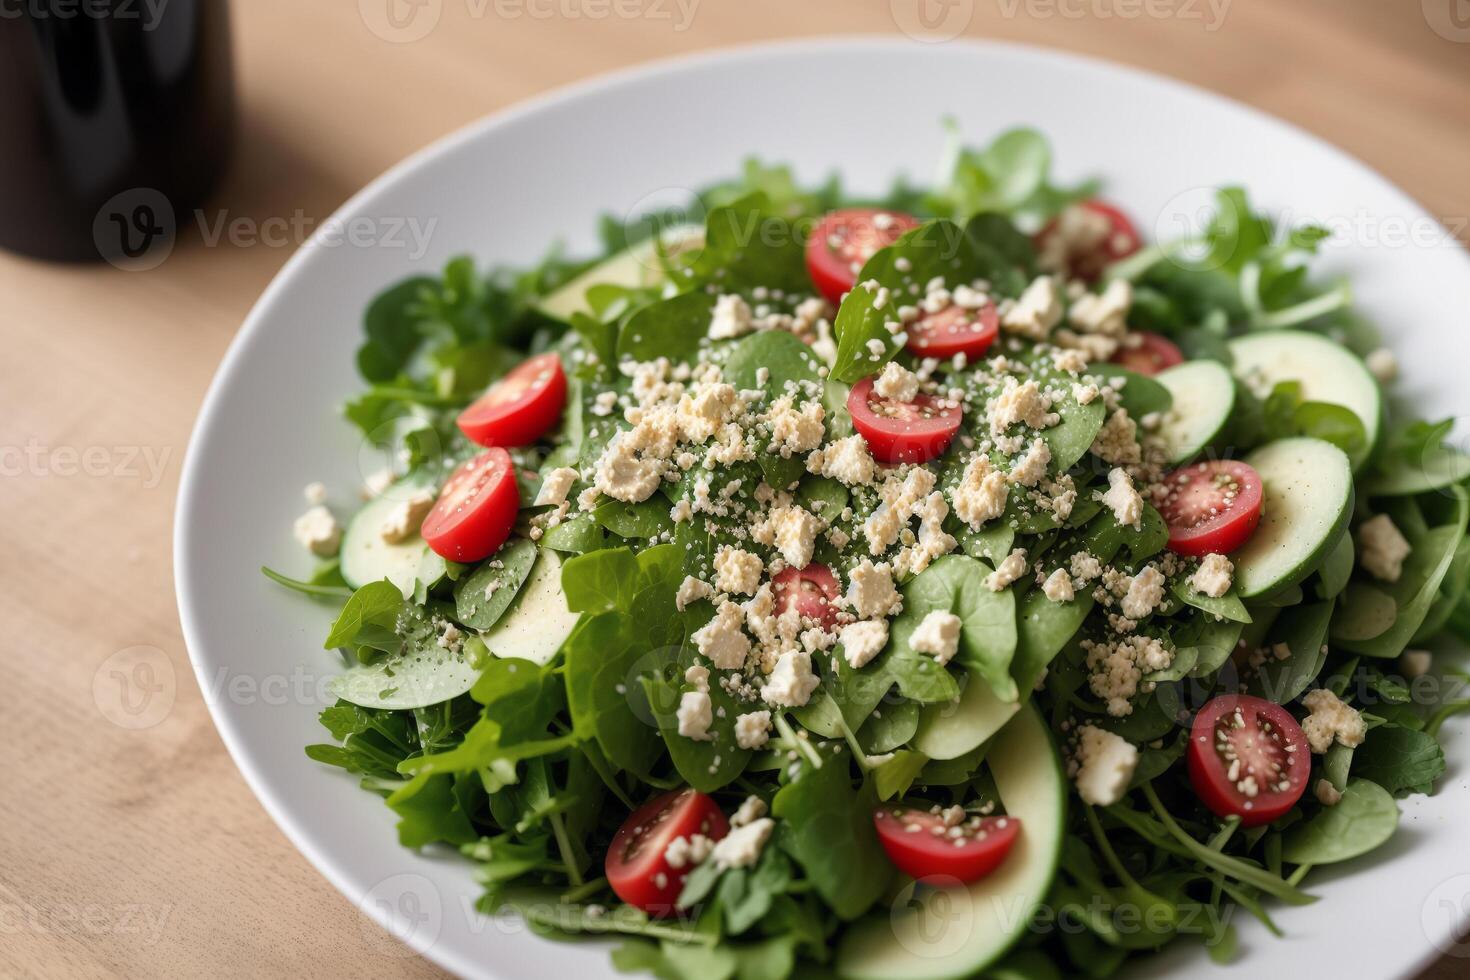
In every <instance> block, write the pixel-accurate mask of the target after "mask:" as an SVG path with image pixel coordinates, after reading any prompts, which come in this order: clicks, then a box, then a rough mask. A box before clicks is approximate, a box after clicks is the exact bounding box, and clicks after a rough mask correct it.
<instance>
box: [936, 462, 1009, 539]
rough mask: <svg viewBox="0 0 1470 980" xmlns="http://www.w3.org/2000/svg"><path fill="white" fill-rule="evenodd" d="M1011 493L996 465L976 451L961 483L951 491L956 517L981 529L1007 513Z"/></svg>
mask: <svg viewBox="0 0 1470 980" xmlns="http://www.w3.org/2000/svg"><path fill="white" fill-rule="evenodd" d="M1009 492H1010V488H1009V487H1008V486H1007V484H1006V475H1005V474H1004V473H1002V472H1001V471H999V470H997V469H995V468H993V467H992V466H991V465H990V459H989V457H987V456H986V455H985V454H983V453H976V454H975V456H974V457H972V458H971V459H970V462H969V463H968V464H966V465H965V471H964V474H963V475H962V476H961V477H960V482H959V485H958V486H956V487H955V488H954V490H953V492H952V493H951V494H950V502H951V503H952V504H953V506H954V512H955V516H956V517H958V518H959V519H960V520H962V521H964V522H965V523H966V524H968V525H970V529H971V530H974V531H978V530H980V525H982V524H984V523H985V522H986V521H992V520H994V519H995V518H997V517H999V516H1000V515H1001V514H1003V513H1005V509H1006V497H1007V495H1008V494H1009Z"/></svg>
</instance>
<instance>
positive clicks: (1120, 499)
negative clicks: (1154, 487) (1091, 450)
mask: <svg viewBox="0 0 1470 980" xmlns="http://www.w3.org/2000/svg"><path fill="white" fill-rule="evenodd" d="M1100 499H1101V500H1102V502H1103V506H1105V507H1107V508H1108V509H1109V510H1111V511H1112V512H1113V519H1114V520H1116V521H1117V522H1118V523H1119V524H1122V525H1125V526H1127V527H1138V526H1139V523H1140V522H1141V521H1142V520H1143V498H1142V497H1140V496H1139V495H1138V491H1137V490H1135V489H1133V478H1132V477H1131V476H1129V475H1128V471H1127V470H1125V469H1123V468H1122V467H1114V468H1113V469H1112V470H1111V471H1110V472H1109V473H1108V489H1107V492H1106V493H1104V494H1103V495H1102V497H1101V498H1100Z"/></svg>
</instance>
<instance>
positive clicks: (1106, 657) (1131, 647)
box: [1082, 635, 1174, 718]
mask: <svg viewBox="0 0 1470 980" xmlns="http://www.w3.org/2000/svg"><path fill="white" fill-rule="evenodd" d="M1082 649H1083V651H1084V652H1085V653H1086V654H1087V669H1088V672H1089V673H1088V678H1087V684H1088V687H1089V688H1090V689H1091V691H1092V693H1093V694H1094V695H1096V696H1097V697H1099V698H1101V699H1102V700H1103V701H1104V702H1106V704H1107V710H1108V714H1110V715H1112V716H1113V717H1115V718H1120V717H1122V716H1124V715H1127V714H1131V713H1132V712H1133V705H1132V704H1130V703H1129V702H1130V700H1131V699H1132V698H1133V696H1134V695H1135V694H1137V693H1138V685H1139V682H1140V681H1141V680H1142V679H1143V675H1144V674H1145V673H1152V672H1154V671H1159V670H1165V669H1167V668H1168V666H1169V665H1170V664H1172V663H1173V662H1174V651H1172V650H1170V649H1169V648H1168V647H1165V646H1164V645H1163V643H1161V642H1160V641H1159V640H1157V639H1156V638H1154V637H1151V636H1138V635H1134V636H1124V637H1119V638H1117V639H1115V640H1110V641H1107V642H1097V641H1094V640H1083V641H1082Z"/></svg>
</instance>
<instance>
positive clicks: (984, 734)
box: [913, 675, 1021, 759]
mask: <svg viewBox="0 0 1470 980" xmlns="http://www.w3.org/2000/svg"><path fill="white" fill-rule="evenodd" d="M966 680H967V683H966V684H965V689H964V691H962V692H961V693H960V699H959V701H957V702H956V701H940V702H938V703H937V704H931V705H928V706H926V707H925V708H924V713H923V714H922V715H921V716H920V717H919V730H918V731H917V732H916V733H914V739H913V746H914V748H916V749H918V750H919V751H920V752H922V753H924V754H925V755H927V756H928V757H929V758H931V759H958V758H959V757H960V756H962V755H964V754H965V753H966V752H971V751H973V750H975V749H977V748H979V747H980V746H981V745H982V744H984V743H985V742H986V741H987V740H988V739H989V738H990V737H991V736H992V735H994V734H995V733H996V732H998V731H1000V730H1001V729H1002V728H1004V727H1005V724H1006V722H1008V721H1010V720H1011V718H1012V717H1013V716H1014V715H1015V714H1016V712H1018V711H1020V710H1021V705H1020V702H1018V701H1012V702H1006V701H1002V700H1001V699H1000V698H998V697H996V696H995V692H993V691H992V690H991V689H990V685H989V684H987V683H985V682H984V681H983V680H981V679H980V678H979V677H976V676H974V675H971V676H969V677H968V678H967V679H966Z"/></svg>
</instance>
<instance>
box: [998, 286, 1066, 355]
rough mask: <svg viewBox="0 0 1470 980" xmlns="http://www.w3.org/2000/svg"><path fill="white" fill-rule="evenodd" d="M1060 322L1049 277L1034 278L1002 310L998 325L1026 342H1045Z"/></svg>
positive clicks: (1057, 299) (1059, 306)
mask: <svg viewBox="0 0 1470 980" xmlns="http://www.w3.org/2000/svg"><path fill="white" fill-rule="evenodd" d="M1061 320H1062V299H1061V295H1060V293H1059V292H1058V290H1057V284H1056V280H1055V279H1053V278H1052V277H1051V276H1037V277H1036V278H1035V279H1033V280H1031V284H1030V285H1028V286H1027V287H1026V289H1025V291H1024V292H1022V293H1021V296H1020V298H1019V299H1017V300H1016V302H1015V303H1014V304H1012V305H1011V306H1010V307H1008V308H1007V309H1006V311H1005V314H1004V316H1002V317H1001V321H1000V325H1001V326H1002V327H1003V328H1004V329H1005V331H1006V332H1007V333H1013V334H1017V335H1019V336H1022V337H1026V338H1028V339H1030V340H1045V339H1046V335H1047V334H1048V333H1050V332H1051V329H1052V328H1053V327H1055V326H1056V325H1057V324H1058V323H1060V322H1061Z"/></svg>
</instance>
